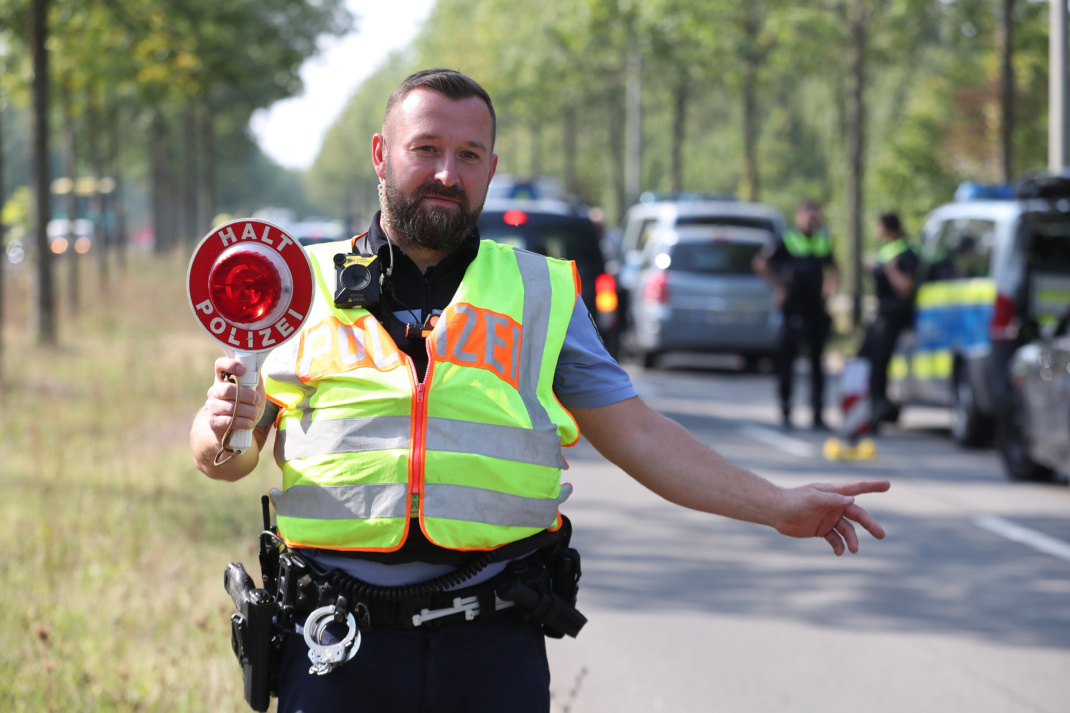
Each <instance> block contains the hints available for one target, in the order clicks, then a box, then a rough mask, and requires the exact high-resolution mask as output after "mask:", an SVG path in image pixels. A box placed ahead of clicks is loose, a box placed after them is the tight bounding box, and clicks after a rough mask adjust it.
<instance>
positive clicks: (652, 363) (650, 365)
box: [639, 351, 661, 369]
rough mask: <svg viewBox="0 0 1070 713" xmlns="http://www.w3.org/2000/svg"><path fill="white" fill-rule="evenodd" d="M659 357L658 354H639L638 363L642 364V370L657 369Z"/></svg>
mask: <svg viewBox="0 0 1070 713" xmlns="http://www.w3.org/2000/svg"><path fill="white" fill-rule="evenodd" d="M660 358H661V355H660V354H658V352H653V351H651V352H640V354H639V361H640V362H641V363H642V365H643V368H644V369H656V368H657V367H658V361H659V360H660Z"/></svg>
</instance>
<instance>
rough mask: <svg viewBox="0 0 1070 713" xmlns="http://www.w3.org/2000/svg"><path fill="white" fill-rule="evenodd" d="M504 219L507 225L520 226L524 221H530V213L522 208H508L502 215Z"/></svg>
mask: <svg viewBox="0 0 1070 713" xmlns="http://www.w3.org/2000/svg"><path fill="white" fill-rule="evenodd" d="M502 221H503V222H504V223H505V224H506V225H512V226H514V227H520V226H521V225H523V224H524V223H526V222H528V214H527V213H525V212H524V211H522V210H507V211H505V213H504V214H503V215H502Z"/></svg>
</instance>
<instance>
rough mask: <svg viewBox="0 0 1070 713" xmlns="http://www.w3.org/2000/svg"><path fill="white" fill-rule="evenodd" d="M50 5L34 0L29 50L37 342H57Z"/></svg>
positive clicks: (45, 0)
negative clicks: (51, 226) (51, 225)
mask: <svg viewBox="0 0 1070 713" xmlns="http://www.w3.org/2000/svg"><path fill="white" fill-rule="evenodd" d="M48 6H49V0H33V5H32V7H31V10H30V13H31V15H30V26H31V27H30V33H31V40H30V45H31V49H30V51H31V52H32V53H33V167H34V176H33V180H34V199H35V205H34V216H35V221H34V222H35V225H34V232H35V237H36V243H37V341H38V343H40V344H45V345H51V344H55V343H56V302H55V294H54V289H53V286H52V251H51V249H49V245H48V219H49V217H50V216H51V212H52V196H51V193H50V191H49V184H50V183H51V177H50V175H49V171H48V49H47V47H46V46H45V44H46V41H47V40H48Z"/></svg>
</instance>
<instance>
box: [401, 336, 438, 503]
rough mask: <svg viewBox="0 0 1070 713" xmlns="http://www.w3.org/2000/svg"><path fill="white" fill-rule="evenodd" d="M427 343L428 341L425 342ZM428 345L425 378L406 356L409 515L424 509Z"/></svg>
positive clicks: (429, 368)
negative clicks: (409, 432) (409, 384)
mask: <svg viewBox="0 0 1070 713" xmlns="http://www.w3.org/2000/svg"><path fill="white" fill-rule="evenodd" d="M425 344H426V342H425ZM426 346H427V370H426V371H425V372H424V375H423V378H422V379H421V378H420V375H419V374H417V373H416V364H415V363H413V361H412V359H409V358H408V357H406V359H407V361H408V362H409V373H410V374H412V380H413V387H414V392H413V398H412V455H411V457H410V468H411V470H410V472H411V474H412V490H411V493H410V500H409V517H414V516H419V514H420V511H421V510H422V503H421V502H420V499H421V498H422V496H423V490H424V461H425V451H426V448H425V441H426V440H427V382H428V380H429V379H430V377H431V369H432V360H431V347H430V345H426Z"/></svg>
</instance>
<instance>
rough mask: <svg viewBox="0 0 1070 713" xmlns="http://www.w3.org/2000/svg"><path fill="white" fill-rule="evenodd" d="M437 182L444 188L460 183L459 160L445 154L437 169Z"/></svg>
mask: <svg viewBox="0 0 1070 713" xmlns="http://www.w3.org/2000/svg"><path fill="white" fill-rule="evenodd" d="M435 180H436V181H438V182H439V183H441V184H442V185H444V186H452V185H454V184H456V183H457V182H458V180H460V179H459V176H458V174H457V159H456V158H455V157H453V156H452V155H450V154H444V155H443V156H442V157H441V158H440V159H439V161H438V166H436V167H435Z"/></svg>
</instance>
